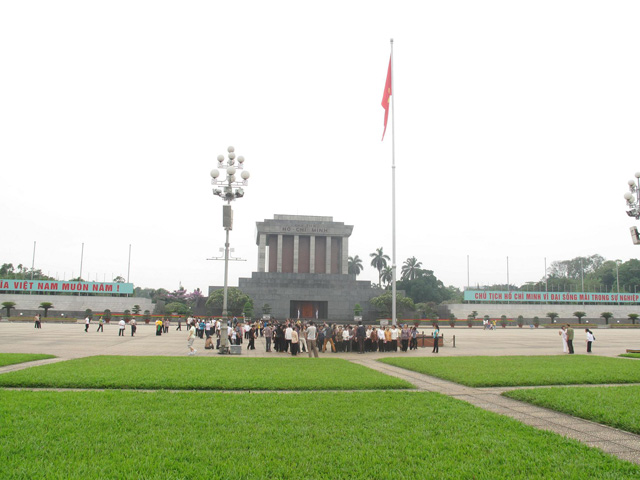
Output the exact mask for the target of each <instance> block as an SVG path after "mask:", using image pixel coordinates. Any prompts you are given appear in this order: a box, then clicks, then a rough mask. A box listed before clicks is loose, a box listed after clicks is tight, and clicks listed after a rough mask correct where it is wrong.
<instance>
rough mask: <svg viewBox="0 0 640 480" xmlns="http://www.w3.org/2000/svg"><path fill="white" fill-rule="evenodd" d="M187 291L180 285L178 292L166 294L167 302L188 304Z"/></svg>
mask: <svg viewBox="0 0 640 480" xmlns="http://www.w3.org/2000/svg"><path fill="white" fill-rule="evenodd" d="M187 295H188V294H187V291H186V290H185V288H184V287H183V286H182V285H180V287H179V288H178V289H177V290H174V291H173V292H171V293H167V294H166V301H167V302H169V303H171V302H179V303H182V304H186V303H187V300H188V299H187Z"/></svg>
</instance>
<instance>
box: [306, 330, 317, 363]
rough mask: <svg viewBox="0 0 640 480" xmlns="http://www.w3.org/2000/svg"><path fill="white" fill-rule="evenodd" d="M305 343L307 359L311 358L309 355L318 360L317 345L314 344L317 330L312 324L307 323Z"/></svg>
mask: <svg viewBox="0 0 640 480" xmlns="http://www.w3.org/2000/svg"><path fill="white" fill-rule="evenodd" d="M306 336H307V343H308V348H307V350H309V358H311V354H313V356H314V357H316V358H318V345H317V344H316V343H317V341H318V330H317V328H316V326H315V325H314V323H313V322H309V327H308V328H307V331H306Z"/></svg>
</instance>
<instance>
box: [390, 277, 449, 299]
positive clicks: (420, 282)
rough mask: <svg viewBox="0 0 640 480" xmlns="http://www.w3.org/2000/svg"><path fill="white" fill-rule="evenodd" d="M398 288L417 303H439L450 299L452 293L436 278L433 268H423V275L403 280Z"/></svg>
mask: <svg viewBox="0 0 640 480" xmlns="http://www.w3.org/2000/svg"><path fill="white" fill-rule="evenodd" d="M398 290H403V291H404V292H405V293H406V295H407V296H408V297H410V298H411V299H412V300H413V301H414V302H415V303H422V302H435V303H436V304H439V303H441V302H443V301H445V300H448V299H449V295H450V290H449V289H447V288H446V287H445V286H444V284H443V283H442V282H441V281H440V280H438V279H437V278H436V276H435V275H434V274H433V271H432V270H422V275H420V276H419V277H417V278H414V279H413V280H401V281H400V282H398Z"/></svg>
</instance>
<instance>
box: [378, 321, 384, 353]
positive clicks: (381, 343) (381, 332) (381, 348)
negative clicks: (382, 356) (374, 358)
mask: <svg viewBox="0 0 640 480" xmlns="http://www.w3.org/2000/svg"><path fill="white" fill-rule="evenodd" d="M376 333H377V335H378V351H379V352H384V330H383V329H382V327H378V330H377V331H376Z"/></svg>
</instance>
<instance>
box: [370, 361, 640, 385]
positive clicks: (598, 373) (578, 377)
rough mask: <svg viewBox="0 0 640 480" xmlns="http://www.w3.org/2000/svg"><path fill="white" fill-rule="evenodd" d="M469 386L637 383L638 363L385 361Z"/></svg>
mask: <svg viewBox="0 0 640 480" xmlns="http://www.w3.org/2000/svg"><path fill="white" fill-rule="evenodd" d="M380 361H381V362H384V363H388V364H389V365H396V366H398V367H402V368H406V369H408V370H413V371H416V372H420V373H426V374H428V375H433V376H434V377H439V378H444V379H446V380H451V381H453V382H457V383H461V384H463V385H468V386H471V387H500V386H527V385H532V386H534V385H575V384H598V383H640V362H633V361H630V360H625V359H622V358H609V357H597V356H587V355H554V356H532V357H525V356H511V357H438V358H433V357H421V358H385V359H381V360H380Z"/></svg>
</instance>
